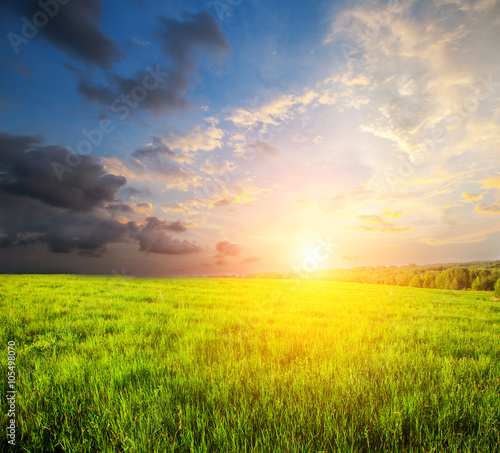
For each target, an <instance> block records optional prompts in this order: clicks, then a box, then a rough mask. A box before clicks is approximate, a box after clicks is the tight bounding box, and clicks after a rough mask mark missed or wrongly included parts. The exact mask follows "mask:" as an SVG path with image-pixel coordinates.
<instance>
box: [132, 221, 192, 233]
mask: <svg viewBox="0 0 500 453" xmlns="http://www.w3.org/2000/svg"><path fill="white" fill-rule="evenodd" d="M186 229H187V228H186V226H185V225H184V224H183V223H182V222H181V221H179V220H177V221H175V222H167V221H166V220H160V219H158V218H157V217H148V218H147V219H146V225H145V226H144V228H143V230H142V232H143V233H150V232H153V231H176V232H178V233H180V232H183V231H186Z"/></svg>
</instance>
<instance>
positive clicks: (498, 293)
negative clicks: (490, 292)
mask: <svg viewBox="0 0 500 453" xmlns="http://www.w3.org/2000/svg"><path fill="white" fill-rule="evenodd" d="M495 297H499V298H500V278H499V279H498V280H497V282H496V283H495Z"/></svg>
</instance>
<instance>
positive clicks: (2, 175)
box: [0, 133, 126, 212]
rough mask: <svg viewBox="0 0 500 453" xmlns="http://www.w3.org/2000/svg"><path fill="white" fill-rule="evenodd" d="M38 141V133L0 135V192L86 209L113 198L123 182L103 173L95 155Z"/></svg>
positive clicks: (70, 207)
mask: <svg viewBox="0 0 500 453" xmlns="http://www.w3.org/2000/svg"><path fill="white" fill-rule="evenodd" d="M42 142H43V138H42V137H40V136H13V135H10V134H5V133H1V134H0V192H4V193H8V194H11V195H15V196H18V197H28V198H32V199H35V200H38V201H40V202H42V203H46V204H48V205H50V206H53V207H58V208H68V209H71V210H73V211H79V212H88V211H91V210H92V209H94V208H95V207H97V206H100V205H102V204H103V203H104V202H111V201H114V200H115V195H116V192H117V190H118V189H120V188H121V187H122V186H124V185H125V183H126V179H125V178H124V177H122V176H115V175H113V174H109V173H106V171H105V170H104V167H103V165H102V164H101V163H100V162H99V160H98V159H97V158H96V157H93V156H90V155H88V154H86V155H83V156H77V155H72V154H71V153H70V152H69V151H68V150H67V149H66V148H64V147H62V146H41V143H42ZM68 163H69V164H70V165H71V166H68ZM58 176H59V177H58Z"/></svg>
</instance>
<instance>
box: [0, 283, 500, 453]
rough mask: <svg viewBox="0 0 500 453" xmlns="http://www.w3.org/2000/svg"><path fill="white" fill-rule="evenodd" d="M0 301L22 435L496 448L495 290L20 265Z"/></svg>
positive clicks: (107, 448) (126, 448)
mask: <svg viewBox="0 0 500 453" xmlns="http://www.w3.org/2000/svg"><path fill="white" fill-rule="evenodd" d="M0 306H1V310H0V313H1V314H0V317H1V323H0V325H1V328H0V338H1V344H2V345H4V355H3V357H4V359H2V375H3V376H5V378H3V379H2V382H3V385H4V394H6V390H7V377H6V376H7V360H6V354H7V342H8V341H12V340H14V341H15V343H16V350H17V360H16V367H17V370H16V372H17V376H16V377H17V381H16V385H17V390H18V392H19V393H18V397H17V402H16V404H17V406H16V415H17V434H16V444H17V445H16V448H17V449H18V451H25V452H32V453H40V452H42V453H43V452H68V453H69V452H148V453H152V452H158V453H160V452H161V453H164V452H199V453H201V452H227V453H235V452H258V453H266V452H273V453H277V452H279V453H281V452H283V453H285V452H286V453H292V452H293V453H295V452H297V453H299V452H342V453H344V452H392V451H394V452H396V451H397V452H439V453H441V452H461V453H463V452H494V451H500V397H499V394H500V364H499V358H500V305H499V303H498V302H495V301H492V300H490V295H489V293H482V292H473V291H467V292H464V291H462V292H460V291H444V290H425V289H414V288H403V287H394V288H392V291H390V288H389V287H387V286H381V285H368V284H353V283H345V284H343V283H333V282H315V281H286V280H259V279H248V280H245V279H165V280H139V279H126V278H112V277H111V278H103V277H98V278H96V277H78V276H35V275H33V276H30V275H26V276H1V277H0ZM0 417H1V420H2V426H4V427H5V426H6V423H7V405H6V400H5V398H2V407H1V414H0ZM4 432H5V430H4ZM3 436H4V439H5V434H3ZM4 439H2V441H1V442H2V444H1V445H2V447H3V448H4V450H6V445H7V444H6V443H5V442H6V440H4Z"/></svg>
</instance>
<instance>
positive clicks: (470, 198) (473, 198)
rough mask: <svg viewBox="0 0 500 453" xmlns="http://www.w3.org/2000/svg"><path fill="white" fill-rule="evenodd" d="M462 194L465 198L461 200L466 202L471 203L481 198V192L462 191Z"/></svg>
mask: <svg viewBox="0 0 500 453" xmlns="http://www.w3.org/2000/svg"><path fill="white" fill-rule="evenodd" d="M462 196H463V197H464V198H465V200H463V201H464V202H466V203H472V202H473V201H477V200H481V199H482V198H483V194H481V193H470V192H464V193H462Z"/></svg>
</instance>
